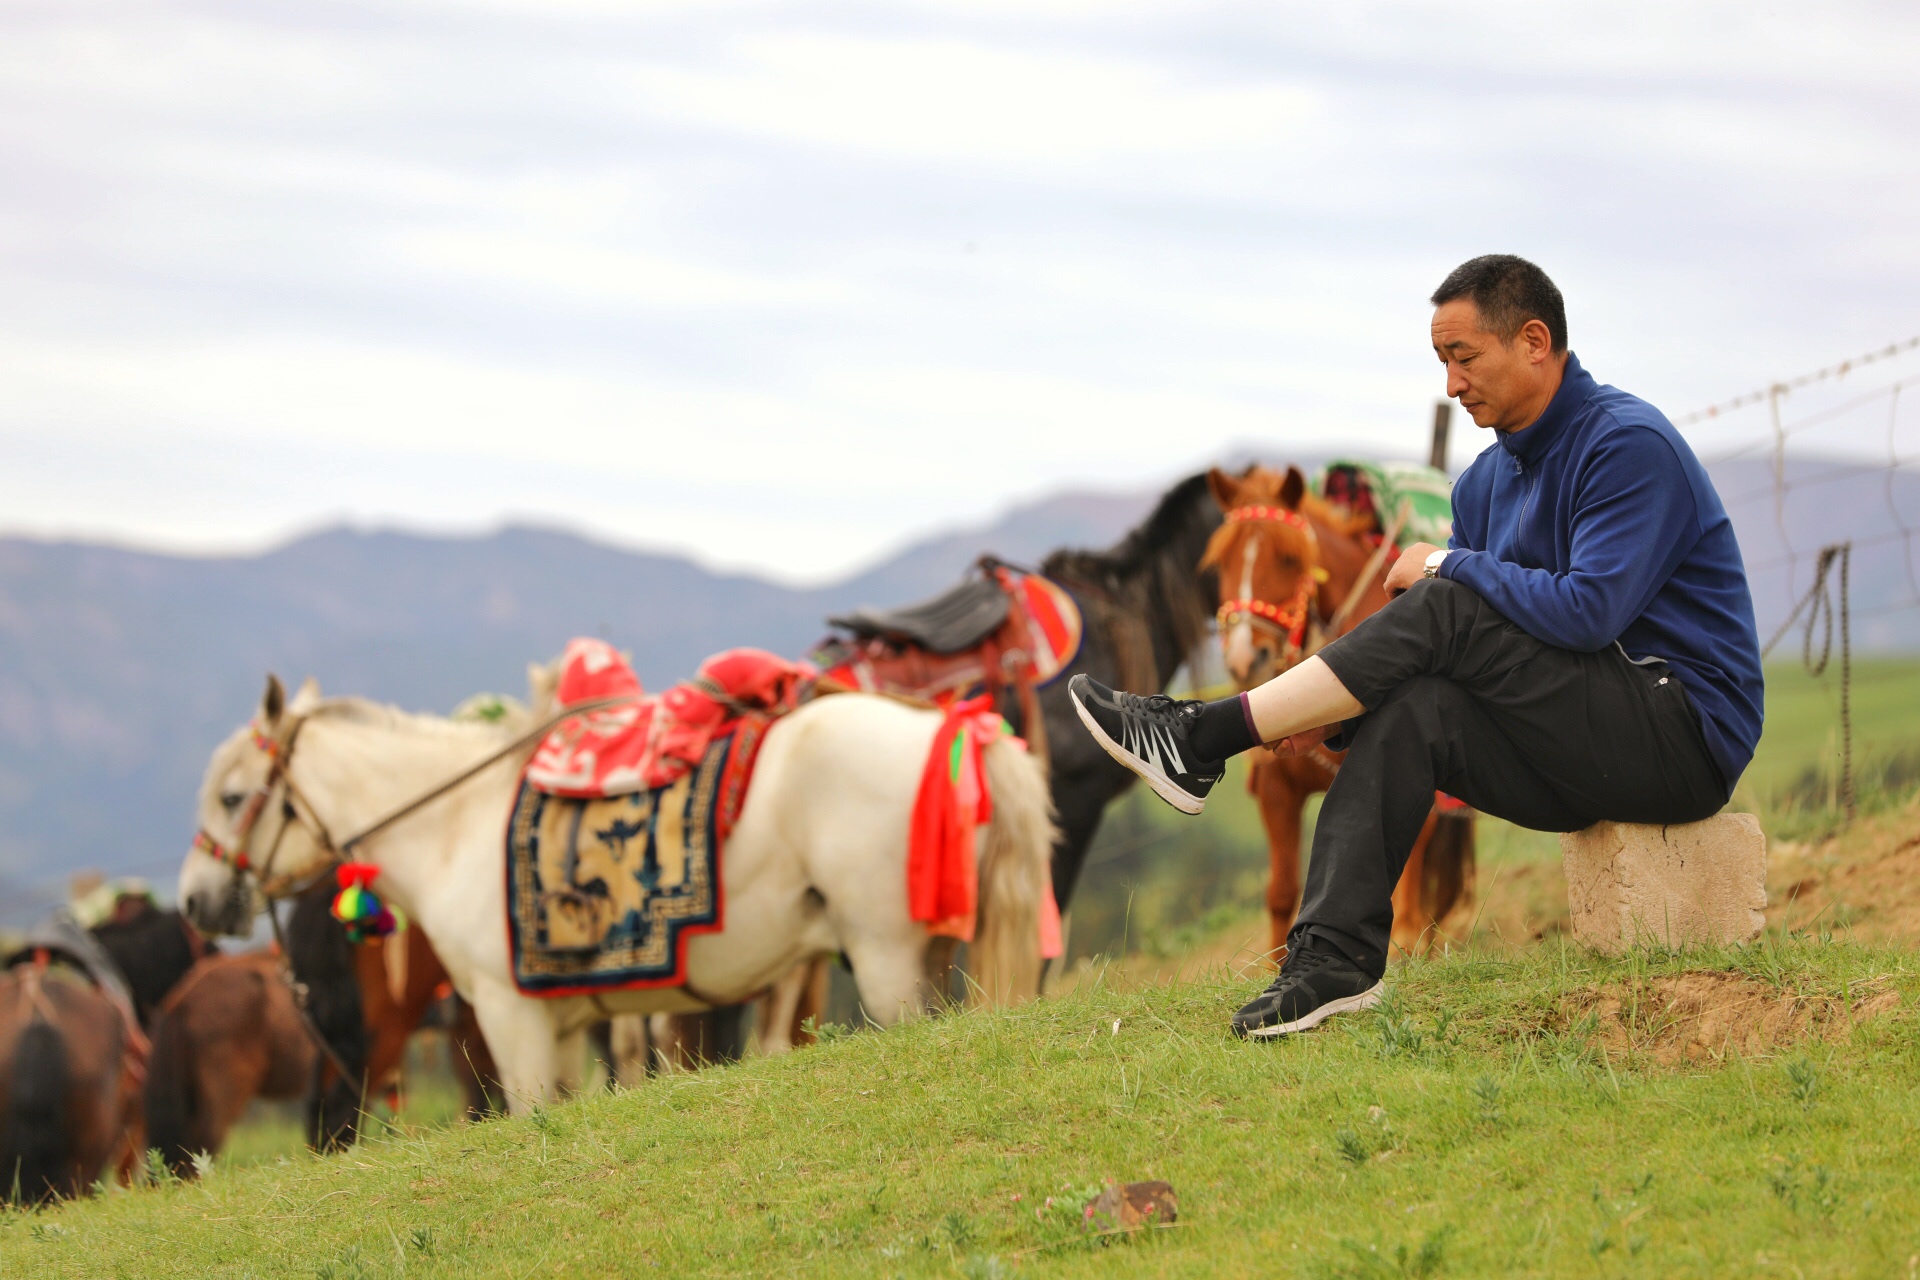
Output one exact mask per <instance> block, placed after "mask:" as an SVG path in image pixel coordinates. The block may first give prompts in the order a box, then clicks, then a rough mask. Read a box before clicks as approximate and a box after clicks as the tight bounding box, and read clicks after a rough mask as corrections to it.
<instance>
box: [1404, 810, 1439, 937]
mask: <svg viewBox="0 0 1920 1280" xmlns="http://www.w3.org/2000/svg"><path fill="white" fill-rule="evenodd" d="M1439 817H1440V809H1439V806H1437V805H1436V806H1435V807H1434V808H1433V809H1432V810H1430V811H1429V812H1428V813H1427V820H1426V822H1425V823H1424V824H1422V826H1421V828H1420V836H1419V838H1418V839H1416V840H1415V841H1414V842H1413V852H1411V853H1409V854H1408V855H1407V865H1406V867H1405V868H1404V869H1403V870H1402V871H1401V872H1400V883H1399V884H1397V885H1395V886H1394V887H1393V935H1392V938H1393V943H1392V945H1393V949H1394V950H1395V951H1398V952H1399V953H1400V954H1401V955H1408V956H1410V955H1413V954H1414V953H1415V952H1416V950H1418V949H1420V948H1423V947H1425V946H1426V945H1427V944H1429V943H1430V942H1432V940H1433V927H1434V925H1435V924H1437V923H1439V922H1438V921H1436V920H1435V919H1434V918H1433V916H1432V913H1431V911H1430V909H1429V906H1430V904H1429V903H1428V902H1427V900H1426V899H1427V895H1426V894H1425V893H1424V892H1422V886H1423V885H1424V884H1425V882H1426V878H1427V846H1428V845H1430V844H1432V843H1433V830H1434V824H1435V822H1436V821H1437V820H1438V819H1439Z"/></svg>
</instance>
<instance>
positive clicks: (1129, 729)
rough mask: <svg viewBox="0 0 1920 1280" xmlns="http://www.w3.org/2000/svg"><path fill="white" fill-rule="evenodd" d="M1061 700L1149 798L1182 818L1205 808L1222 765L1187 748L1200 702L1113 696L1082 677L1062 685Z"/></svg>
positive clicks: (1165, 696)
mask: <svg viewBox="0 0 1920 1280" xmlns="http://www.w3.org/2000/svg"><path fill="white" fill-rule="evenodd" d="M1067 696H1068V697H1069V698H1071V699H1073V709H1074V710H1075V711H1077V712H1079V713H1080V722H1081V723H1082V724H1084V725H1086V726H1087V732H1088V733H1091V734H1092V735H1093V740H1094V741H1095V742H1098V743H1099V744H1100V745H1101V746H1103V747H1105V748H1106V749H1107V754H1108V755H1110V756H1112V757H1113V758H1114V759H1115V760H1118V761H1119V762H1120V763H1121V764H1123V765H1125V766H1127V768H1129V769H1131V770H1133V771H1134V772H1135V773H1137V774H1139V775H1140V776H1141V777H1142V778H1145V779H1146V780H1147V785H1148V786H1150V787H1152V788H1153V792H1154V794H1155V795H1157V796H1159V797H1160V798H1161V799H1162V800H1165V801H1166V802H1167V803H1168V804H1170V805H1172V806H1173V807H1174V808H1176V809H1178V810H1179V811H1180V812H1182V813H1198V812H1200V810H1202V809H1204V808H1205V807H1206V804H1207V792H1209V791H1211V790H1213V784H1214V783H1216V782H1218V781H1220V775H1221V774H1222V773H1224V772H1225V771H1226V762H1225V761H1223V760H1202V759H1200V758H1198V757H1197V756H1195V755H1194V754H1193V748H1192V747H1191V746H1190V745H1188V742H1187V735H1188V734H1190V733H1191V732H1192V731H1193V719H1194V717H1195V716H1197V715H1199V714H1200V708H1201V707H1202V706H1204V705H1205V704H1204V703H1200V702H1179V701H1176V700H1175V699H1173V698H1169V697H1168V696H1167V695H1166V694H1164V693H1156V694H1153V695H1152V696H1151V697H1146V698H1142V697H1140V696H1139V695H1137V694H1132V693H1117V692H1115V691H1114V690H1112V689H1109V688H1107V686H1105V685H1103V684H1101V683H1100V682H1099V681H1098V680H1093V679H1089V678H1088V677H1086V676H1083V675H1081V676H1075V677H1074V678H1073V679H1072V680H1069V681H1068V682H1067Z"/></svg>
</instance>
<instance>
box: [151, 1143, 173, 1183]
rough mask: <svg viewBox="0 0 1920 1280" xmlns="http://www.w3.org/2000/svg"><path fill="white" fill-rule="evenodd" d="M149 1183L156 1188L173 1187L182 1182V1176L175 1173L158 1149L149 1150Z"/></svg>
mask: <svg viewBox="0 0 1920 1280" xmlns="http://www.w3.org/2000/svg"><path fill="white" fill-rule="evenodd" d="M147 1181H148V1182H151V1183H152V1184H153V1185H154V1186H156V1187H171V1186H174V1185H176V1184H178V1183H179V1181H180V1175H179V1174H177V1173H175V1172H174V1171H173V1166H172V1165H170V1164H168V1163H167V1158H166V1157H165V1156H163V1155H161V1154H160V1148H158V1147H148V1148H147Z"/></svg>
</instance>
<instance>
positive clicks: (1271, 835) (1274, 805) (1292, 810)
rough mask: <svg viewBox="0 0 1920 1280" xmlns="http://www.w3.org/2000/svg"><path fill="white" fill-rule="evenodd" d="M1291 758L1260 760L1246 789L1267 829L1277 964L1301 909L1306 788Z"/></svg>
mask: <svg viewBox="0 0 1920 1280" xmlns="http://www.w3.org/2000/svg"><path fill="white" fill-rule="evenodd" d="M1291 763H1292V762H1291V761H1278V760H1275V761H1265V760H1262V761H1258V762H1256V763H1255V764H1254V766H1253V772H1252V773H1251V774H1250V775H1249V776H1248V778H1247V789H1248V790H1250V791H1252V792H1253V793H1254V795H1255V796H1256V797H1257V798H1258V800H1259V803H1260V822H1261V825H1263V826H1265V827H1266V829H1267V862H1268V870H1267V923H1268V926H1269V929H1268V934H1267V939H1268V941H1267V948H1268V949H1267V960H1268V961H1269V963H1273V964H1278V963H1279V962H1280V957H1281V956H1282V954H1283V953H1284V948H1285V947H1286V945H1287V934H1288V933H1290V932H1292V930H1293V920H1294V916H1295V915H1296V914H1298V912H1299V910H1300V819H1301V812H1302V810H1303V809H1304V808H1305V807H1306V802H1307V792H1306V790H1305V789H1304V788H1303V787H1301V786H1300V785H1298V784H1297V782H1296V780H1295V779H1294V778H1293V776H1292V771H1291V770H1289V768H1288V765H1289V764H1291Z"/></svg>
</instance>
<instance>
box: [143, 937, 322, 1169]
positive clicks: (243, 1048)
mask: <svg viewBox="0 0 1920 1280" xmlns="http://www.w3.org/2000/svg"><path fill="white" fill-rule="evenodd" d="M280 964H281V961H280V957H279V956H277V955H275V954H273V953H272V952H270V951H249V952H244V953H242V954H240V955H231V956H217V957H214V958H211V959H207V960H202V961H201V962H200V963H199V964H197V965H195V966H194V967H193V969H192V970H190V971H189V972H188V974H187V976H186V977H185V978H184V979H182V980H181V982H180V985H179V986H177V987H176V988H174V990H173V992H172V994H170V995H168V996H167V998H166V1000H165V1001H163V1002H162V1003H161V1006H160V1016H159V1018H158V1019H156V1020H155V1022H154V1029H153V1056H152V1060H151V1062H150V1063H149V1064H148V1073H147V1090H146V1099H147V1141H148V1143H149V1144H150V1145H151V1146H153V1147H156V1148H158V1149H159V1151H160V1154H161V1157H162V1158H163V1159H165V1160H166V1162H167V1165H168V1166H169V1167H170V1168H172V1169H173V1170H174V1172H176V1173H178V1174H180V1175H181V1176H183V1177H190V1176H192V1174H193V1172H194V1167H193V1157H194V1155H195V1154H198V1153H207V1154H213V1153H217V1152H218V1151H219V1150H220V1149H221V1147H223V1146H224V1145H226V1141H227V1135H228V1133H229V1132H231V1131H232V1129H233V1126H234V1124H235V1123H236V1122H237V1121H238V1120H239V1119H240V1117H241V1116H243V1115H244V1114H246V1110H247V1106H248V1104H249V1103H251V1102H252V1101H253V1100H254V1099H255V1098H299V1097H302V1096H304V1095H305V1093H306V1090H307V1084H308V1081H309V1080H310V1079H312V1077H313V1073H314V1063H315V1061H316V1060H317V1059H318V1058H319V1056H320V1051H319V1049H318V1048H316V1047H315V1045H314V1043H313V1040H312V1039H311V1038H310V1037H309V1036H308V1034H307V1030H306V1028H305V1027H304V1026H303V1025H302V1024H301V1021H300V1013H299V1010H298V1009H297V1008H296V1007H295V1005H294V996H293V989H292V988H291V987H290V986H289V985H288V984H287V981H286V980H285V979H284V978H283V977H282V976H281V973H280Z"/></svg>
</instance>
